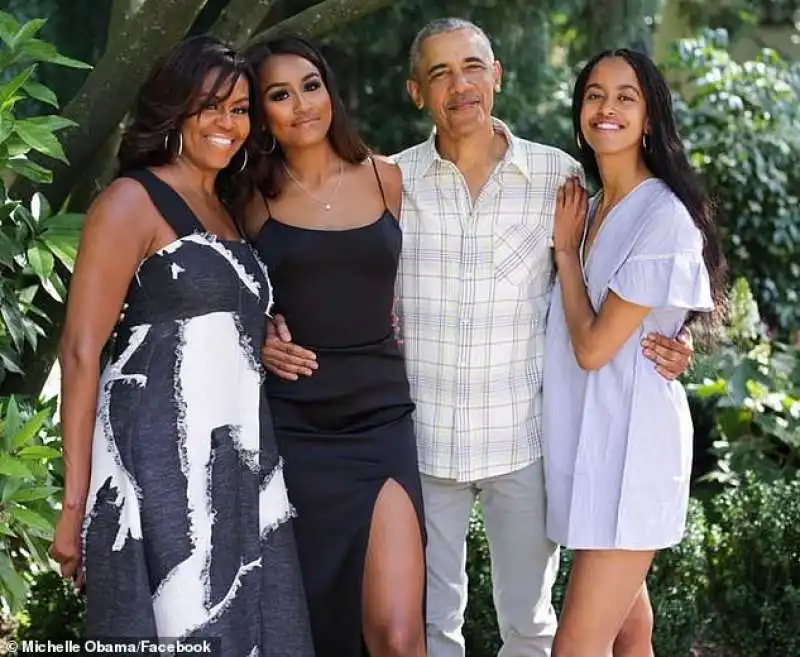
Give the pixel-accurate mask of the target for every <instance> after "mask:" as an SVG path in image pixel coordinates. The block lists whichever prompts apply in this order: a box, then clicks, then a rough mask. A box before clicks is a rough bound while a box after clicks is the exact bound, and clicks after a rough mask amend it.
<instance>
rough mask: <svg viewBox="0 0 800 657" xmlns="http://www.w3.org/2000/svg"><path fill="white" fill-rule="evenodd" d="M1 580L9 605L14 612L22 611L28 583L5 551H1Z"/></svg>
mask: <svg viewBox="0 0 800 657" xmlns="http://www.w3.org/2000/svg"><path fill="white" fill-rule="evenodd" d="M0 582H2V585H3V588H4V589H5V590H6V593H7V594H8V596H7V597H8V605H9V607H10V608H11V611H12V613H16V612H18V611H20V610H21V609H22V608H23V606H24V605H25V599H26V597H27V594H28V585H27V584H26V583H25V580H24V579H23V577H22V576H21V575H20V574H19V573H18V572H17V571H16V570H15V569H14V564H13V563H12V561H11V559H10V558H9V556H8V555H7V554H6V553H5V552H0Z"/></svg>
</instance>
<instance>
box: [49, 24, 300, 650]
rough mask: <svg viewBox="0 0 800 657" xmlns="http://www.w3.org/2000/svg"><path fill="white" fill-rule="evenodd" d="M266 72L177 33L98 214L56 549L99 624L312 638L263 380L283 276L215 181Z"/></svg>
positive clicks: (67, 342)
mask: <svg viewBox="0 0 800 657" xmlns="http://www.w3.org/2000/svg"><path fill="white" fill-rule="evenodd" d="M252 89H253V85H252V79H251V76H250V74H249V71H248V69H247V67H246V65H245V64H244V62H242V60H240V59H238V58H237V57H236V56H235V55H234V54H233V53H232V52H231V51H230V50H228V49H227V48H226V47H224V46H223V45H222V44H220V43H219V42H218V41H216V40H214V39H212V38H209V37H198V38H194V39H190V40H188V41H186V42H184V43H183V44H181V45H179V46H178V47H176V48H175V49H174V50H173V51H172V52H171V53H170V54H169V55H168V56H167V57H166V58H165V59H164V60H163V61H162V62H161V63H160V64H159V65H158V66H157V67H156V68H155V69H154V71H153V72H152V73H151V76H150V78H149V80H148V81H147V82H146V84H145V86H144V87H143V89H142V91H141V94H140V98H139V104H138V108H137V113H136V119H135V121H134V123H133V125H132V127H131V128H130V129H129V131H128V132H127V134H126V136H125V138H124V140H123V144H122V147H121V149H120V165H121V169H122V174H121V175H120V177H119V178H118V179H117V180H116V181H114V182H113V183H112V184H111V185H110V186H109V188H108V189H107V190H105V191H104V192H103V193H102V194H101V195H100V196H99V197H98V199H97V201H96V202H95V204H94V206H93V207H92V209H91V211H90V212H89V215H88V217H87V220H86V225H85V228H84V233H83V237H82V242H81V246H80V250H79V254H78V260H77V263H76V268H75V273H74V277H73V279H72V285H71V291H70V299H69V305H68V310H67V321H66V326H65V330H64V336H63V340H62V353H61V361H62V367H63V411H62V414H63V417H62V425H63V433H64V461H65V499H64V509H63V511H62V514H61V518H60V520H59V523H58V527H57V530H56V535H55V539H54V544H53V547H52V550H51V552H52V554H53V556H54V557H55V558H56V559H57V560H58V561H59V562H61V564H62V573H63V574H64V575H65V576H73V575H74V576H76V577H77V578H78V580H79V584H80V583H82V580H83V579H84V577H85V584H86V592H87V605H88V611H87V634H88V636H90V637H97V636H105V637H109V636H114V637H153V638H183V639H189V638H215V639H217V640H218V641H219V646H220V648H221V649H220V652H219V653H218V654H221V655H225V656H230V657H244V656H246V655H261V656H262V657H263V656H265V655H274V656H277V655H281V656H282V657H285V656H289V657H311V656H312V655H313V649H312V647H311V639H310V633H309V627H308V620H307V611H306V604H305V598H304V595H303V590H302V583H301V579H300V572H299V567H298V563H297V557H296V552H295V543H294V538H293V534H292V529H291V523H289V522H288V521H289V520H290V517H291V515H292V513H293V511H292V507H291V505H290V503H289V500H288V497H287V493H286V488H285V485H284V479H283V470H282V462H281V460H280V458H279V457H278V454H277V449H276V447H275V441H274V437H273V432H272V422H271V417H270V414H269V409H268V406H267V404H266V401H265V398H264V394H263V392H262V387H261V383H262V370H261V366H260V364H259V354H258V350H259V347H260V345H261V344H262V341H263V338H264V331H265V323H266V315H267V313H268V312H269V308H270V305H271V303H272V291H271V287H270V283H269V280H268V278H267V275H266V271H265V269H264V267H263V266H262V265H261V263H260V261H259V260H258V257H257V256H256V255H255V253H254V252H253V250H252V249H251V248H250V246H249V245H248V243H247V241H246V240H244V239H243V237H242V235H241V233H240V232H239V230H238V228H237V226H236V222H234V221H233V220H232V218H231V217H230V216H229V214H228V213H227V212H226V211H225V209H224V207H223V205H222V203H221V202H220V200H219V198H220V197H219V195H218V192H219V191H220V189H221V187H224V185H225V184H226V183H229V182H230V180H231V178H232V177H233V176H236V175H238V174H239V172H240V171H241V170H242V169H244V166H245V165H246V155H245V151H244V149H242V148H241V147H242V145H243V144H244V143H245V141H246V140H247V139H248V136H249V133H250V107H251V90H252ZM121 309H122V311H123V317H122V319H121V320H120V321H119V322H117V319H118V318H119V314H120V310H121ZM113 330H115V331H116V337H115V343H114V348H113V352H112V355H111V359H110V362H109V363H108V365H107V366H106V367H105V369H104V370H103V372H102V374H101V373H100V371H99V359H100V352H101V349H102V347H103V344H104V343H105V342H106V340H107V339H108V337H109V335H110V334H111V333H112V331H113ZM96 395H97V396H96ZM84 573H85V575H84Z"/></svg>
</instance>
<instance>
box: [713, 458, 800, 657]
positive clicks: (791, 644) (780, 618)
mask: <svg viewBox="0 0 800 657" xmlns="http://www.w3.org/2000/svg"><path fill="white" fill-rule="evenodd" d="M710 517H713V519H714V520H713V526H712V528H711V531H710V532H709V539H708V545H709V560H710V568H709V575H710V582H711V586H710V590H709V593H710V598H711V601H712V605H713V614H712V615H711V619H712V626H711V632H710V634H711V636H712V637H713V638H714V640H715V641H716V642H717V643H719V644H720V645H723V646H726V647H729V648H730V649H732V650H734V651H735V654H736V655H741V656H742V657H745V656H746V657H777V656H778V655H785V656H786V657H789V656H790V655H800V479H793V480H791V481H788V482H787V481H777V482H774V483H771V484H770V483H766V482H763V481H759V480H758V479H757V477H756V476H755V475H753V474H749V475H748V476H747V477H746V478H745V481H744V485H743V486H741V487H739V488H738V489H734V488H729V489H726V490H725V491H724V492H723V493H722V494H720V495H719V496H718V497H716V498H715V499H714V501H713V504H712V510H711V512H710Z"/></svg>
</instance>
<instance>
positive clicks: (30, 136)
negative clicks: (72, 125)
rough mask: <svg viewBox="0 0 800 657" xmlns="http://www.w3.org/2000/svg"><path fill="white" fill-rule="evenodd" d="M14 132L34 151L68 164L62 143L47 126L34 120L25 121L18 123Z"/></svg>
mask: <svg viewBox="0 0 800 657" xmlns="http://www.w3.org/2000/svg"><path fill="white" fill-rule="evenodd" d="M14 132H15V133H16V134H17V135H19V137H20V138H21V139H22V141H24V142H25V143H26V144H28V146H30V147H31V148H33V149H34V150H37V151H39V152H40V153H43V154H44V155H48V156H50V157H52V158H54V159H56V160H61V161H62V162H64V163H65V164H68V162H67V156H66V155H64V149H63V148H62V147H61V143H60V142H59V141H58V138H57V137H56V136H55V135H54V134H53V132H52V130H50V129H49V128H48V127H47V126H45V125H42V124H41V123H38V122H36V121H34V120H33V119H24V120H22V121H17V123H16V124H15V125H14Z"/></svg>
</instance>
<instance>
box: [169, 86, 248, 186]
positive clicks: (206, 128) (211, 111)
mask: <svg viewBox="0 0 800 657" xmlns="http://www.w3.org/2000/svg"><path fill="white" fill-rule="evenodd" d="M218 76H219V71H217V70H214V71H211V72H209V74H208V75H207V76H206V78H205V80H204V81H203V86H202V89H201V92H200V94H199V97H200V98H201V99H203V101H202V102H203V104H202V106H201V107H198V108H196V110H195V114H193V115H192V116H190V117H189V118H188V119H186V120H185V121H184V122H183V124H182V125H181V138H182V143H183V147H182V151H181V156H182V157H184V158H187V159H188V160H190V161H192V162H193V163H194V164H196V165H197V166H199V167H201V168H204V169H211V170H217V171H219V170H222V169H224V168H225V167H227V166H228V164H229V163H230V161H231V160H232V159H233V156H234V155H236V152H237V151H238V150H239V148H240V147H241V146H242V144H243V143H244V141H245V140H246V139H247V137H248V135H249V134H250V113H249V111H250V96H249V92H250V86H249V84H248V82H247V78H245V77H244V76H243V75H242V76H239V77H238V78H236V79H235V81H234V80H231V81H229V82H225V83H223V84H222V85H220V88H219V89H217V91H216V93H215V94H214V95H213V96H212V97H211V98H209V97H208V96H209V94H210V93H211V91H212V90H213V89H214V86H215V85H216V84H217V79H218Z"/></svg>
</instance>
